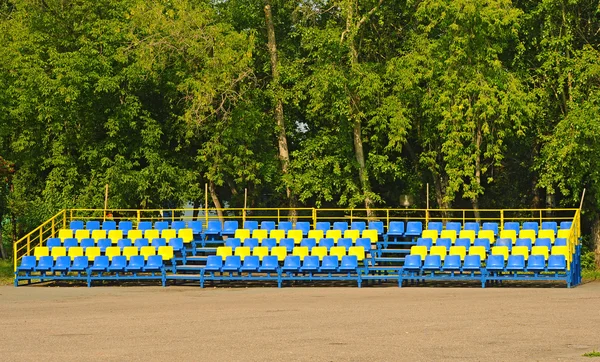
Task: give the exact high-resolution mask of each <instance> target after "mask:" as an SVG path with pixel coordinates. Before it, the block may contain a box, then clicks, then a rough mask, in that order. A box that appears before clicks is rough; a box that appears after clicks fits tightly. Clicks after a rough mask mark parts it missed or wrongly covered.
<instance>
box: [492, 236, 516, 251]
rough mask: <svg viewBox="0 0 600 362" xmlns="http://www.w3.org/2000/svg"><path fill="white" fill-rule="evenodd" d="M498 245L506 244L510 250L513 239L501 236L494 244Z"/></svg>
mask: <svg viewBox="0 0 600 362" xmlns="http://www.w3.org/2000/svg"><path fill="white" fill-rule="evenodd" d="M494 245H496V246H506V247H507V248H508V251H510V250H511V249H512V245H513V243H512V240H510V239H506V238H499V239H498V240H496V243H495V244H494Z"/></svg>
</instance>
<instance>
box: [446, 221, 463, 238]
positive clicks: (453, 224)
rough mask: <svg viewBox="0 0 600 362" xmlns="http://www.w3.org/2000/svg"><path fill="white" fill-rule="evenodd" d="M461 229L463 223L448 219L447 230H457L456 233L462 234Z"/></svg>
mask: <svg viewBox="0 0 600 362" xmlns="http://www.w3.org/2000/svg"><path fill="white" fill-rule="evenodd" d="M461 229H462V225H461V223H460V222H458V221H448V222H447V223H446V230H455V231H456V235H458V234H460V230H461Z"/></svg>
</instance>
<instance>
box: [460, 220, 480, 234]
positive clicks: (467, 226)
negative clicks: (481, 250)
mask: <svg viewBox="0 0 600 362" xmlns="http://www.w3.org/2000/svg"><path fill="white" fill-rule="evenodd" d="M463 229H464V230H473V231H475V235H477V234H478V233H479V223H478V222H475V221H468V222H466V223H465V226H464V228H463Z"/></svg>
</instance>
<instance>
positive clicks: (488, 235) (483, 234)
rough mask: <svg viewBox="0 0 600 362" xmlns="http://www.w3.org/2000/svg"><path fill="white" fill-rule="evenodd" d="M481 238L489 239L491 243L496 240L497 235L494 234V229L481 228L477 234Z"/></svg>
mask: <svg viewBox="0 0 600 362" xmlns="http://www.w3.org/2000/svg"><path fill="white" fill-rule="evenodd" d="M477 238H479V239H488V240H489V241H490V244H493V243H494V242H495V241H496V236H495V235H494V230H480V231H479V234H478V235H477Z"/></svg>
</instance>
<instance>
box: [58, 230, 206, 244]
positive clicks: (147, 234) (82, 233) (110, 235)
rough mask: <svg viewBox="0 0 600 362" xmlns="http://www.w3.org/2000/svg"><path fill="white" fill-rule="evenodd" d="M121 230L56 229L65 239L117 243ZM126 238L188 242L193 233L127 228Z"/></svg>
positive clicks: (60, 236) (121, 236) (121, 234)
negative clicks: (180, 239)
mask: <svg viewBox="0 0 600 362" xmlns="http://www.w3.org/2000/svg"><path fill="white" fill-rule="evenodd" d="M124 236H125V235H124V233H123V230H109V231H108V232H107V231H106V230H93V231H92V232H91V233H90V230H71V229H60V230H58V239H60V240H66V239H77V240H84V239H94V240H100V239H111V240H112V241H113V243H114V244H116V243H117V241H118V240H120V239H123V238H124ZM126 236H127V238H128V239H131V240H135V239H142V238H144V239H148V240H150V241H152V239H158V238H163V239H166V240H167V241H168V240H169V239H173V238H182V239H183V241H184V242H185V243H189V242H191V241H192V240H193V239H194V234H193V231H192V229H179V230H173V229H166V230H162V231H159V230H129V232H128V233H127V235H126Z"/></svg>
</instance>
